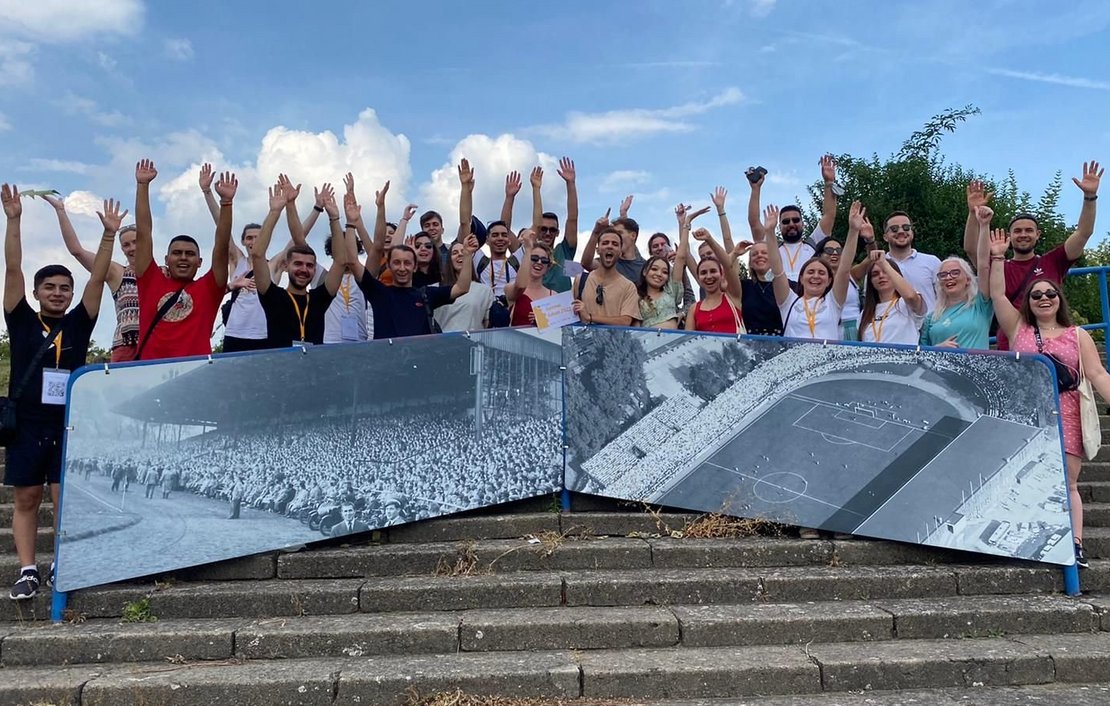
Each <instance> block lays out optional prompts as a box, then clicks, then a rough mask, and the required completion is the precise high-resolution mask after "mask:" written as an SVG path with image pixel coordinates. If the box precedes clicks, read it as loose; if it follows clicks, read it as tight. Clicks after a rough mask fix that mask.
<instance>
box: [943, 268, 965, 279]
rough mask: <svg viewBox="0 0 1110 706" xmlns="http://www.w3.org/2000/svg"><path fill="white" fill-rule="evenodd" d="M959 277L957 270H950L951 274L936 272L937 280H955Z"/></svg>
mask: <svg viewBox="0 0 1110 706" xmlns="http://www.w3.org/2000/svg"><path fill="white" fill-rule="evenodd" d="M959 276H960V271H959V270H952V271H951V272H938V273H937V279H956V278H957V277H959Z"/></svg>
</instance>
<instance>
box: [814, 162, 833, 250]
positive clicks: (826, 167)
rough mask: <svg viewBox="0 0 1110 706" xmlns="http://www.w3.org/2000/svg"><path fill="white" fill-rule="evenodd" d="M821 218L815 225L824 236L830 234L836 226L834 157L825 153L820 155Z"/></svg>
mask: <svg viewBox="0 0 1110 706" xmlns="http://www.w3.org/2000/svg"><path fill="white" fill-rule="evenodd" d="M820 163H821V181H822V182H823V184H822V186H821V220H820V221H819V222H818V223H817V227H818V228H820V229H821V232H822V233H824V236H823V237H825V238H827V237H829V236H830V235H832V232H833V227H835V226H836V192H835V191H833V188H834V187H835V186H836V157H833V156H832V155H831V154H826V155H824V156H823V157H821V161H820Z"/></svg>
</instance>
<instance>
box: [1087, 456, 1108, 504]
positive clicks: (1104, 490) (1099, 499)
mask: <svg viewBox="0 0 1110 706" xmlns="http://www.w3.org/2000/svg"><path fill="white" fill-rule="evenodd" d="M1100 453H1101V452H1100ZM1080 478H1082V473H1080ZM1079 496H1080V497H1081V498H1083V502H1085V503H1088V502H1094V503H1110V481H1087V480H1080V481H1079Z"/></svg>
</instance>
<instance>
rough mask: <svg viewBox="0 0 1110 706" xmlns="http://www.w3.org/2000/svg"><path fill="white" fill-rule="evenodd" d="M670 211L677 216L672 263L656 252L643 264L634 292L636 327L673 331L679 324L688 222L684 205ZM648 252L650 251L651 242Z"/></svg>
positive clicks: (662, 254) (683, 290) (687, 242)
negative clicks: (637, 299) (637, 314)
mask: <svg viewBox="0 0 1110 706" xmlns="http://www.w3.org/2000/svg"><path fill="white" fill-rule="evenodd" d="M674 212H675V215H676V216H677V217H678V249H677V250H676V251H675V252H674V263H672V262H671V258H670V257H669V255H670V253H669V252H656V254H653V255H652V256H651V257H650V258H648V261H647V262H646V263H644V268H643V269H642V270H641V271H640V281H639V282H637V283H636V291H637V292H638V293H639V295H640V325H641V326H643V327H645V328H657V329H658V328H667V329H676V328H678V323H679V321H680V316H681V314H680V310H681V309H682V302H683V298H684V297H685V287H683V285H682V277H683V274H685V272H684V270H685V269H686V258H687V256H688V255H689V253H690V222H689V221H688V220H687V219H686V206H684V205H683V204H679V205H678V207H677V208H675V210H674ZM658 235H661V234H660V233H656V235H655V236H652V238H653V240H654V241H655V242H659V239H658V238H656V236H658ZM663 237H664V238H666V236H663ZM668 244H669V243H668ZM648 249H649V250H650V249H651V241H649V243H648Z"/></svg>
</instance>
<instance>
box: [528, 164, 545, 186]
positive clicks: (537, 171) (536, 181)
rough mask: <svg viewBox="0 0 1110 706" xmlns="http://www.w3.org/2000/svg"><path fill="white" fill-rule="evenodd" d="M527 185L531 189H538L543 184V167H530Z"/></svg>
mask: <svg viewBox="0 0 1110 706" xmlns="http://www.w3.org/2000/svg"><path fill="white" fill-rule="evenodd" d="M528 183H530V184H531V185H532V188H534V189H538V188H540V186H541V185H542V184H543V167H539V166H536V167H532V172H531V173H530V174H529V175H528Z"/></svg>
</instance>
